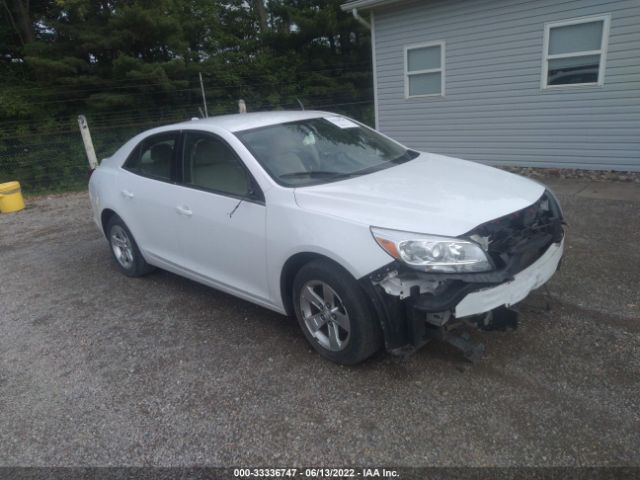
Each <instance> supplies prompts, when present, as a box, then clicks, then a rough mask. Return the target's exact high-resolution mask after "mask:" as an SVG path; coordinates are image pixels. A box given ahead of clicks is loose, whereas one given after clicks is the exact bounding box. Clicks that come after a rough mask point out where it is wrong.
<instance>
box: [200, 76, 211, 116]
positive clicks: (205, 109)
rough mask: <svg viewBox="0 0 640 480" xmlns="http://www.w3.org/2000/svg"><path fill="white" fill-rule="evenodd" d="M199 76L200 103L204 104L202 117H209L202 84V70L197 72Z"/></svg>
mask: <svg viewBox="0 0 640 480" xmlns="http://www.w3.org/2000/svg"><path fill="white" fill-rule="evenodd" d="M198 76H199V77H200V91H201V92H202V105H203V106H204V118H209V111H208V110H207V97H205V95H204V84H203V83H202V72H198Z"/></svg>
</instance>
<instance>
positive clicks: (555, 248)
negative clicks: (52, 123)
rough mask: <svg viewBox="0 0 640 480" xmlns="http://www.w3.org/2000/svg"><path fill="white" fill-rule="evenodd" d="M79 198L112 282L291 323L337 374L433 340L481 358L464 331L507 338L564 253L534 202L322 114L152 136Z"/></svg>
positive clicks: (492, 174)
mask: <svg viewBox="0 0 640 480" xmlns="http://www.w3.org/2000/svg"><path fill="white" fill-rule="evenodd" d="M89 191H90V197H91V203H92V207H93V213H94V219H95V222H96V223H97V225H98V226H99V228H100V230H101V231H102V232H104V234H105V236H106V238H107V240H108V241H109V243H110V246H111V251H112V253H113V257H114V259H115V261H116V265H117V266H118V268H119V269H120V270H121V271H122V273H124V274H125V275H128V276H132V277H135V276H141V275H144V274H146V273H148V272H150V271H151V270H152V269H153V268H154V267H158V268H162V269H164V270H168V271H170V272H174V273H176V274H178V275H182V276H184V277H187V278H190V279H193V280H195V281H197V282H201V283H203V284H206V285H209V286H211V287H213V288H216V289H219V290H222V291H225V292H228V293H230V294H232V295H235V296H237V297H240V298H243V299H245V300H248V301H250V302H253V303H256V304H258V305H261V306H263V307H266V308H269V309H271V310H274V311H276V312H279V313H282V314H287V315H295V316H296V318H297V320H298V322H299V324H300V326H301V328H302V331H303V332H304V335H305V336H306V338H307V339H308V341H309V342H310V343H311V344H312V345H313V346H314V348H315V349H316V350H317V351H318V352H320V354H322V355H323V356H324V357H326V358H328V359H330V360H332V361H335V362H339V363H343V364H354V363H357V362H360V361H362V360H364V359H366V358H368V357H369V356H371V355H372V354H374V353H375V352H376V351H378V350H380V349H381V348H382V347H383V346H384V347H385V348H386V349H387V350H388V351H390V352H392V353H397V354H405V353H408V352H412V351H414V350H415V349H417V348H418V347H420V346H421V345H423V344H425V343H426V342H427V341H429V340H431V339H434V338H436V339H441V340H445V341H448V342H450V343H451V344H453V345H455V346H457V347H459V348H461V349H462V350H463V352H464V353H465V355H466V356H467V357H468V358H470V359H475V358H477V356H478V355H479V353H480V352H481V346H478V345H474V344H472V343H470V342H469V340H468V339H467V337H466V336H465V335H458V334H457V333H456V332H458V330H459V328H460V327H461V325H463V324H464V325H469V324H473V325H476V326H479V327H480V328H484V329H496V328H506V327H515V326H516V324H517V323H516V322H517V318H516V316H515V314H514V313H513V310H511V309H509V308H508V307H510V306H511V305H513V304H515V303H517V302H519V301H521V300H522V299H523V298H524V297H526V296H527V295H528V293H529V292H530V291H531V290H533V289H535V288H538V287H540V286H541V285H542V284H544V283H545V282H547V281H548V280H549V278H551V276H552V275H553V273H554V272H555V271H556V269H557V267H558V265H559V262H560V259H561V257H562V252H563V237H564V232H563V227H562V225H563V220H562V212H561V210H560V207H559V205H558V202H557V200H556V198H555V197H554V195H553V194H552V193H551V192H550V191H549V190H547V189H545V187H544V186H543V185H541V184H539V183H537V182H534V181H531V180H528V179H525V178H522V177H519V176H517V175H513V174H510V173H507V172H504V171H501V170H497V169H495V168H491V167H488V166H484V165H480V164H478V163H473V162H467V161H464V160H459V159H456V158H451V157H445V156H442V155H435V154H430V153H422V152H417V151H414V150H412V149H409V148H407V147H405V146H403V145H401V144H399V143H398V142H395V141H394V140H391V139H390V138H388V137H386V136H384V135H382V134H380V133H378V132H376V131H375V130H372V129H370V128H368V127H366V126H364V125H362V124H361V123H358V122H356V121H354V120H351V119H349V118H346V117H343V116H340V115H336V114H332V113H327V112H315V111H296V112H268V113H248V114H237V115H227V116H220V117H215V118H209V119H203V120H193V121H188V122H184V123H178V124H175V125H169V126H164V127H160V128H155V129H153V130H149V131H147V132H144V133H141V134H140V135H138V136H136V137H135V138H133V139H131V140H130V141H128V142H127V143H126V144H125V145H124V146H122V147H121V148H120V149H119V150H118V151H117V152H116V153H115V154H114V155H113V156H112V157H110V158H108V159H105V160H104V161H103V162H102V164H101V165H100V166H99V167H98V168H97V169H96V170H95V172H94V173H93V175H92V176H91V180H90V183H89Z"/></svg>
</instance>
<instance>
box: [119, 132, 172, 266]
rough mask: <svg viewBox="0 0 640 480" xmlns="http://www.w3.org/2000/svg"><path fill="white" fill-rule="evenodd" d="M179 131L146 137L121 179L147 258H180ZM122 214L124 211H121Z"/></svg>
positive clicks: (127, 217)
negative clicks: (176, 204) (178, 198)
mask: <svg viewBox="0 0 640 480" xmlns="http://www.w3.org/2000/svg"><path fill="white" fill-rule="evenodd" d="M179 138H180V132H179V131H170V132H163V133H159V134H155V135H152V136H149V137H147V138H146V139H144V140H143V141H142V142H141V143H140V144H139V145H138V146H137V147H136V148H135V149H134V150H133V152H131V154H130V155H129V158H128V159H127V161H126V162H125V164H124V165H123V169H122V170H121V172H120V177H119V179H118V189H119V194H120V196H121V202H122V205H123V208H122V214H121V216H123V217H124V218H123V219H124V221H125V223H126V224H127V226H128V227H129V229H130V230H131V232H132V233H133V236H134V237H135V239H136V241H137V243H138V246H139V247H140V249H141V250H142V252H143V255H144V257H145V259H146V260H147V261H151V263H154V264H158V263H161V262H170V263H173V262H175V261H176V260H177V258H178V250H179V248H178V236H177V233H176V228H177V226H178V225H177V222H178V220H179V218H178V216H177V215H176V211H175V203H176V202H175V198H176V194H177V189H178V188H179V187H177V185H176V180H177V171H178V167H177V152H178V141H179ZM119 213H120V212H119Z"/></svg>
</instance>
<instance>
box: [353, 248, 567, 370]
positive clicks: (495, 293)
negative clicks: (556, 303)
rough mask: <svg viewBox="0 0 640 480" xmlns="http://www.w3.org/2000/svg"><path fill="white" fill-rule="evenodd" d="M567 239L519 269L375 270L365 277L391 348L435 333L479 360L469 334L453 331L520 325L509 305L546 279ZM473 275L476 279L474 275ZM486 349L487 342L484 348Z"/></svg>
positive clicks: (414, 344)
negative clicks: (436, 276)
mask: <svg viewBox="0 0 640 480" xmlns="http://www.w3.org/2000/svg"><path fill="white" fill-rule="evenodd" d="M563 251H564V239H563V240H561V241H560V242H558V243H553V244H551V245H550V246H549V247H548V249H547V250H546V251H545V252H544V254H543V255H542V256H541V257H540V258H539V259H538V260H536V261H535V262H534V263H533V264H531V265H530V266H528V267H527V268H525V269H524V270H522V271H521V272H519V273H517V274H515V275H512V276H511V275H508V274H507V273H506V272H494V273H491V274H486V275H466V277H467V278H465V279H464V280H463V279H462V278H463V277H465V275H453V276H452V277H453V279H449V278H442V277H443V276H442V275H441V276H440V279H438V280H436V279H434V275H433V274H431V275H430V274H420V273H416V272H414V271H409V270H407V269H404V270H403V269H402V268H399V269H397V270H396V269H395V268H397V267H398V265H394V269H391V270H389V269H388V268H387V269H385V270H386V274H385V273H383V272H382V271H380V272H376V273H374V274H373V275H370V276H368V277H366V278H363V279H361V285H362V286H363V288H364V289H365V290H366V291H367V293H368V294H369V296H370V298H371V299H372V301H373V304H374V307H375V310H376V311H377V313H378V316H379V318H380V320H381V325H382V328H383V331H384V336H385V344H386V348H387V350H388V351H390V352H391V353H395V354H398V355H406V354H408V353H411V352H413V351H415V350H416V349H418V348H420V347H421V346H422V345H424V344H425V343H427V342H428V341H429V340H431V339H440V340H444V341H447V342H449V343H451V344H453V345H454V346H456V347H458V348H460V349H462V350H463V351H464V353H465V356H466V357H467V358H469V359H470V360H474V359H475V358H477V357H478V356H479V354H480V353H481V352H479V351H478V350H477V349H475V348H476V347H473V346H472V344H470V343H469V342H468V341H467V340H466V339H465V337H464V336H462V337H459V336H457V335H453V334H452V333H451V332H452V331H453V330H454V329H455V328H456V327H458V326H460V325H462V324H464V325H470V324H473V325H475V326H477V327H479V328H480V329H483V330H502V329H505V328H508V327H510V328H515V327H516V326H517V319H516V317H515V314H512V313H510V311H508V310H507V309H508V307H511V306H513V305H515V304H517V303H519V302H521V301H522V300H524V299H525V298H526V297H527V296H528V295H529V293H531V292H532V291H533V290H535V289H537V288H540V287H541V286H542V285H544V284H545V283H546V282H547V281H549V279H551V277H552V276H553V274H554V273H555V272H556V270H557V269H558V267H559V265H560V262H561V260H562V254H563ZM465 280H466V281H465ZM469 280H472V281H469ZM480 349H482V348H480Z"/></svg>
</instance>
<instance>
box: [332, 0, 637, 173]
mask: <svg viewBox="0 0 640 480" xmlns="http://www.w3.org/2000/svg"><path fill="white" fill-rule="evenodd" d="M343 9H344V10H346V11H351V12H352V13H353V14H354V16H356V18H358V19H359V20H360V21H362V22H363V23H365V24H368V26H369V28H370V29H371V44H372V45H371V47H372V55H373V70H374V72H373V74H374V101H375V120H376V128H378V129H379V130H380V131H382V132H383V133H385V134H387V135H389V136H391V137H393V138H395V139H397V140H398V141H400V142H402V143H404V144H406V145H407V146H410V147H412V148H416V149H418V150H423V151H428V152H435V153H442V154H446V155H452V156H457V157H461V158H465V159H468V160H475V161H479V162H483V163H488V164H492V165H516V166H532V167H555V168H558V167H560V168H584V169H606V170H627V171H640V0H528V1H523V0H485V1H479V0H419V1H418V0H352V1H349V2H346V3H345V4H343Z"/></svg>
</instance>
